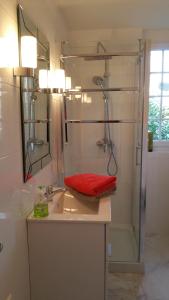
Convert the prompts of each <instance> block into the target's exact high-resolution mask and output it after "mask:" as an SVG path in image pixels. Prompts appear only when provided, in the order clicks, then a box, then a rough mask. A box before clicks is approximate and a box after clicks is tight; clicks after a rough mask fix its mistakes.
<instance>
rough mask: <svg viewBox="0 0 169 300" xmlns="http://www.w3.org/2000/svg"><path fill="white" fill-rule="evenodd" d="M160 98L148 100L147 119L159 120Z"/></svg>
mask: <svg viewBox="0 0 169 300" xmlns="http://www.w3.org/2000/svg"><path fill="white" fill-rule="evenodd" d="M160 100H161V99H160V98H159V97H155V98H150V99H149V118H150V119H159V118H160Z"/></svg>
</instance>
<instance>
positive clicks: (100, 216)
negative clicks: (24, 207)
mask: <svg viewBox="0 0 169 300" xmlns="http://www.w3.org/2000/svg"><path fill="white" fill-rule="evenodd" d="M70 195H71V194H70ZM61 196H62V197H63V193H58V194H56V195H55V196H54V197H53V200H52V201H51V202H49V206H48V208H49V215H48V216H47V217H43V218H36V217H34V215H33V212H32V213H31V214H30V215H29V216H28V218H27V221H28V222H80V223H81V222H83V223H87V222H89V223H105V224H106V223H110V222H111V197H110V196H108V197H103V198H101V199H100V200H99V207H98V212H97V213H93V214H91V213H90V214H87V213H86V214H85V213H84V214H82V213H79V214H78V213H63V212H59V213H58V212H55V211H54V207H55V206H56V205H57V203H58V202H59V201H60V198H61ZM71 197H73V196H71Z"/></svg>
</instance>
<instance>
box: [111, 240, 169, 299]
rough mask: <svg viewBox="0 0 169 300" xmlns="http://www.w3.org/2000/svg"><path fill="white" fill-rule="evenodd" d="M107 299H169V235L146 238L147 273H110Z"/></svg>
mask: <svg viewBox="0 0 169 300" xmlns="http://www.w3.org/2000/svg"><path fill="white" fill-rule="evenodd" d="M107 286H108V291H107V300H169V237H159V236H152V237H149V238H146V240H145V274H144V275H139V274H131V273H127V274H125V273H124V274H122V273H114V274H109V275H108V281H107Z"/></svg>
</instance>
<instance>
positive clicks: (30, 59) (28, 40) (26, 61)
mask: <svg viewBox="0 0 169 300" xmlns="http://www.w3.org/2000/svg"><path fill="white" fill-rule="evenodd" d="M21 65H22V67H25V68H37V39H36V38H35V37H33V36H22V37H21Z"/></svg>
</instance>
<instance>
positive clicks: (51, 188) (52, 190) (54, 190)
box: [45, 185, 66, 201]
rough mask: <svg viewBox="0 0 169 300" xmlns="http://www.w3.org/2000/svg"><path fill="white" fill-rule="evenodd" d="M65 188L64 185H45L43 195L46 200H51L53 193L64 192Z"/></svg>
mask: <svg viewBox="0 0 169 300" xmlns="http://www.w3.org/2000/svg"><path fill="white" fill-rule="evenodd" d="M65 191H66V189H65V188H64V187H55V186H53V185H48V186H47V187H46V192H45V197H46V200H47V201H52V198H53V197H54V195H55V194H57V193H60V192H62V193H64V192H65Z"/></svg>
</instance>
